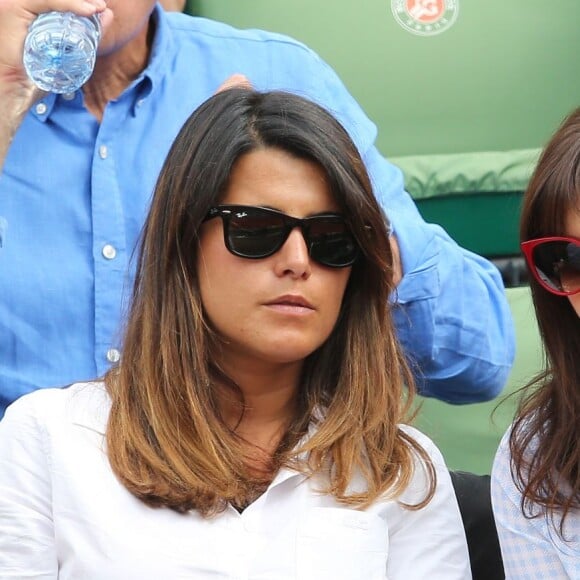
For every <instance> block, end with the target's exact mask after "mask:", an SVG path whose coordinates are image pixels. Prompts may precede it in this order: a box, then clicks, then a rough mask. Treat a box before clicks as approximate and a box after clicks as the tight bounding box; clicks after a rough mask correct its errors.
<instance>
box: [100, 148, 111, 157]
mask: <svg viewBox="0 0 580 580" xmlns="http://www.w3.org/2000/svg"><path fill="white" fill-rule="evenodd" d="M108 155H109V150H108V149H107V146H106V145H101V146H100V147H99V157H100V158H101V159H106V158H107V157H108Z"/></svg>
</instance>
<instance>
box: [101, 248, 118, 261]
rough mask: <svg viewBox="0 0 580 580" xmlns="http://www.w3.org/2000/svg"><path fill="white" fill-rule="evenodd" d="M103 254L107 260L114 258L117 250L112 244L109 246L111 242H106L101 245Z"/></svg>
mask: <svg viewBox="0 0 580 580" xmlns="http://www.w3.org/2000/svg"><path fill="white" fill-rule="evenodd" d="M103 256H104V257H105V258H107V260H114V259H115V257H116V256H117V250H115V248H114V246H111V244H107V245H105V246H103Z"/></svg>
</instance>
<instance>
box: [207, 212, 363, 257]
mask: <svg viewBox="0 0 580 580" xmlns="http://www.w3.org/2000/svg"><path fill="white" fill-rule="evenodd" d="M216 217H220V218H222V221H223V227H224V243H225V245H226V248H227V249H228V250H229V251H230V252H231V253H232V254H234V255H235V256H239V257H241V258H250V259H253V260H257V259H260V258H266V257H268V256H271V255H272V254H275V253H276V252H277V251H278V250H279V249H280V248H281V247H282V246H283V245H284V243H285V242H286V240H287V239H288V236H289V235H290V232H291V231H292V230H293V229H294V228H300V229H301V230H302V235H303V236H304V240H305V241H306V246H307V247H308V254H309V255H310V257H311V258H312V259H313V260H315V261H316V262H318V263H320V264H322V265H324V266H329V267H330V268H345V267H346V266H350V265H352V264H353V263H354V262H355V260H356V259H357V257H358V255H359V248H358V245H357V243H356V241H355V239H354V237H353V235H352V233H351V231H350V229H349V227H348V225H347V223H346V221H345V219H344V217H343V216H342V215H340V214H337V213H326V214H322V215H315V216H312V217H307V218H303V219H298V218H295V217H292V216H289V215H286V214H285V213H282V212H280V211H276V210H275V209H269V208H265V207H257V206H253V205H218V206H217V207H212V208H211V209H210V210H209V212H208V214H207V216H206V217H205V220H204V221H207V220H211V219H213V218H216Z"/></svg>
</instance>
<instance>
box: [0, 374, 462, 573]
mask: <svg viewBox="0 0 580 580" xmlns="http://www.w3.org/2000/svg"><path fill="white" fill-rule="evenodd" d="M109 407H110V401H109V398H108V396H107V394H106V392H105V390H104V386H103V385H102V383H85V384H77V385H73V386H72V387H69V388H67V389H46V390H42V391H37V392H35V393H32V394H31V395H27V396H25V397H23V398H21V399H20V400H18V401H17V402H16V403H14V404H13V405H12V406H11V407H10V408H9V410H8V412H7V414H6V417H5V418H4V420H2V421H1V422H0V579H8V578H18V579H19V580H23V579H25V578H35V579H37V580H38V579H42V580H48V579H51V580H52V579H55V578H59V579H61V580H132V579H135V580H165V579H168V580H174V579H175V580H177V579H185V578H188V579H191V578H193V579H203V580H205V579H207V580H210V579H232V580H234V579H235V580H242V579H244V580H290V579H292V580H358V579H360V580H385V579H389V580H397V579H405V580H409V579H412V580H420V579H423V578H425V579H427V578H428V579H430V580H437V579H441V580H455V579H465V578H471V574H470V570H469V556H468V551H467V544H466V540H465V534H464V529H463V526H462V523H461V517H460V514H459V509H458V506H457V502H456V500H455V495H454V492H453V487H452V485H451V481H450V478H449V474H448V472H447V469H446V467H445V464H444V461H443V459H442V457H441V454H440V453H439V451H438V450H437V449H436V447H435V446H434V444H433V443H432V442H431V441H430V440H429V439H428V438H426V437H425V436H424V435H422V434H421V433H419V432H418V431H416V430H414V429H411V428H409V430H410V431H409V432H410V433H411V434H412V435H413V436H414V437H415V438H416V439H417V440H418V441H419V442H420V443H421V444H422V445H423V446H424V447H425V449H426V450H427V451H428V453H429V455H430V456H431V457H432V459H433V461H434V463H435V465H436V468H437V477H438V484H437V491H436V494H435V497H434V498H433V500H432V501H431V502H430V503H429V504H428V506H427V507H426V508H424V509H421V510H418V511H409V510H406V509H404V508H402V507H401V506H400V505H399V504H398V503H397V502H396V501H393V500H384V501H377V502H375V503H374V504H373V505H372V506H371V507H369V508H368V509H366V510H364V511H361V510H356V509H352V508H349V507H347V506H343V505H340V504H339V503H338V502H336V501H335V500H334V498H333V497H331V496H328V495H321V494H319V493H317V492H316V487H317V485H316V478H307V477H306V476H304V475H302V474H299V473H296V472H294V471H291V470H288V469H282V470H281V471H280V472H279V473H278V474H277V476H276V477H275V479H274V481H273V482H272V483H271V484H270V486H269V487H268V489H267V491H266V492H265V493H264V494H263V495H262V496H261V497H259V498H258V499H257V500H256V501H255V502H254V503H253V504H251V505H250V506H249V507H247V508H246V509H245V510H244V511H243V513H241V514H240V513H238V512H237V511H236V510H235V509H234V508H233V507H231V506H229V507H228V508H227V509H226V511H225V512H223V513H221V514H219V515H217V516H216V517H214V518H211V519H204V518H202V517H201V516H199V515H198V514H197V513H196V512H189V513H187V514H184V515H182V514H178V513H176V512H174V511H171V510H169V509H153V508H150V507H148V506H146V505H145V504H143V503H142V502H141V501H139V500H138V499H136V498H135V497H134V496H132V495H131V494H130V493H129V492H128V491H127V490H126V489H125V488H124V487H123V486H122V485H121V484H120V483H119V481H118V480H117V479H116V477H115V475H114V474H113V472H112V471H111V468H110V466H109V462H108V460H107V456H106V453H105V451H104V448H105V438H104V432H105V427H106V421H107V416H108V412H109ZM319 483H320V482H319ZM425 486H426V478H425V475H424V473H423V472H422V470H421V469H417V470H416V473H415V476H414V478H413V480H412V482H411V484H410V485H409V487H408V488H407V490H406V491H405V493H404V495H403V496H402V497H401V498H400V499H401V500H402V501H405V502H415V501H416V500H417V499H418V498H421V497H422V496H423V494H424V491H425Z"/></svg>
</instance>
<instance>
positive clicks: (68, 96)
mask: <svg viewBox="0 0 580 580" xmlns="http://www.w3.org/2000/svg"><path fill="white" fill-rule="evenodd" d="M75 94H76V93H74V92H73V93H64V94H63V95H62V98H63V99H64V100H65V101H72V100H73V99H74V98H75Z"/></svg>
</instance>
